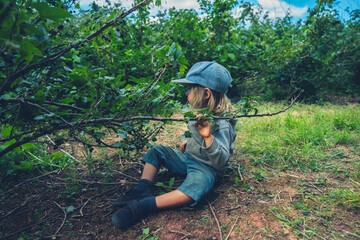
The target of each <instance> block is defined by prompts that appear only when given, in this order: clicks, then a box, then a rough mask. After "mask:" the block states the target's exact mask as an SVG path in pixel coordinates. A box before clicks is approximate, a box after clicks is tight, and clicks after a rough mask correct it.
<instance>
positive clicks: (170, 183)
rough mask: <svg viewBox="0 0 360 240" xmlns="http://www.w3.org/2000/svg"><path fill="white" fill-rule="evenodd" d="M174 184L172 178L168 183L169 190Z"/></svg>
mask: <svg viewBox="0 0 360 240" xmlns="http://www.w3.org/2000/svg"><path fill="white" fill-rule="evenodd" d="M174 182H175V178H174V177H172V178H171V179H170V181H169V188H171V187H172V186H173V185H174Z"/></svg>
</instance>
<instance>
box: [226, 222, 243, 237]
mask: <svg viewBox="0 0 360 240" xmlns="http://www.w3.org/2000/svg"><path fill="white" fill-rule="evenodd" d="M239 218H240V217H238V218H237V219H236V221H235V222H234V224H233V225H232V228H231V229H230V232H229V234H228V235H227V236H226V238H225V240H227V239H228V238H229V237H230V234H231V233H232V231H233V230H234V227H235V225H236V223H237V221H238V220H239Z"/></svg>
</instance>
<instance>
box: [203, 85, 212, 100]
mask: <svg viewBox="0 0 360 240" xmlns="http://www.w3.org/2000/svg"><path fill="white" fill-rule="evenodd" d="M210 96H211V90H210V89H209V88H204V99H206V100H207V99H209V98H210Z"/></svg>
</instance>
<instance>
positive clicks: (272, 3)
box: [258, 0, 308, 18]
mask: <svg viewBox="0 0 360 240" xmlns="http://www.w3.org/2000/svg"><path fill="white" fill-rule="evenodd" d="M258 3H259V4H260V5H261V6H262V7H263V8H264V10H265V11H267V12H268V13H269V17H270V18H282V17H285V16H286V13H287V12H289V11H290V15H291V16H293V17H304V16H305V14H306V12H307V9H308V6H305V7H302V8H301V7H296V6H294V5H291V4H288V3H287V2H284V1H281V0H258Z"/></svg>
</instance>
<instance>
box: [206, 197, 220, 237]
mask: <svg viewBox="0 0 360 240" xmlns="http://www.w3.org/2000/svg"><path fill="white" fill-rule="evenodd" d="M208 204H209V207H210V210H211V212H212V214H213V216H214V218H215V221H216V224H217V226H218V229H219V235H220V236H219V239H223V238H222V231H221V227H220V223H219V220H218V218H217V217H216V214H215V212H214V209H213V207H212V206H211V203H210V202H209V201H208Z"/></svg>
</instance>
